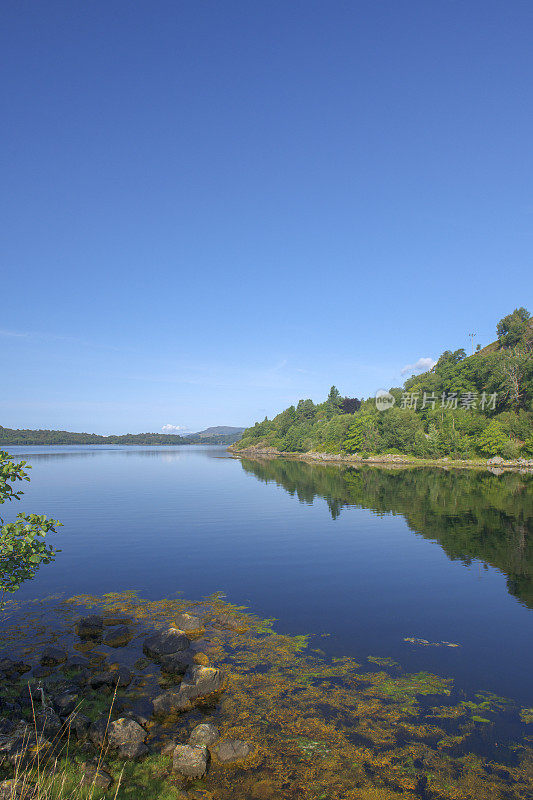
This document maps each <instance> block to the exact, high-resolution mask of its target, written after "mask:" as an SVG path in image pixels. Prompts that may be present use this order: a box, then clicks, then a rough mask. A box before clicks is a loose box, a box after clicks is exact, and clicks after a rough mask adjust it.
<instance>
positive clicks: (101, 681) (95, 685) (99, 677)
mask: <svg viewBox="0 0 533 800" xmlns="http://www.w3.org/2000/svg"><path fill="white" fill-rule="evenodd" d="M118 677H119V676H118V672H97V673H96V674H95V675H93V676H92V677H91V678H90V679H89V685H90V686H91V689H102V688H103V687H111V686H114V685H115V683H116V682H117V680H118Z"/></svg>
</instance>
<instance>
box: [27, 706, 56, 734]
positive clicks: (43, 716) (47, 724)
mask: <svg viewBox="0 0 533 800" xmlns="http://www.w3.org/2000/svg"><path fill="white" fill-rule="evenodd" d="M34 718H35V724H36V726H37V731H38V732H39V734H42V733H44V735H45V736H49V737H50V738H51V739H53V738H54V737H55V736H57V734H58V733H59V732H60V731H61V728H62V727H63V723H62V722H61V720H60V718H59V717H58V715H57V714H56V712H55V711H54V710H53V708H45V709H44V710H43V709H41V708H36V709H35V713H34Z"/></svg>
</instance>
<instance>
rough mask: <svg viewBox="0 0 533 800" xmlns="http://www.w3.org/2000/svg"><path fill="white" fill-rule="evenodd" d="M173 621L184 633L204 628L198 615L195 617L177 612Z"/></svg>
mask: <svg viewBox="0 0 533 800" xmlns="http://www.w3.org/2000/svg"><path fill="white" fill-rule="evenodd" d="M175 623H176V627H178V628H179V629H180V630H182V631H185V633H187V632H190V633H197V632H198V631H201V630H203V628H204V623H203V621H202V620H201V619H200V617H195V616H193V615H192V614H178V616H177V617H176V619H175Z"/></svg>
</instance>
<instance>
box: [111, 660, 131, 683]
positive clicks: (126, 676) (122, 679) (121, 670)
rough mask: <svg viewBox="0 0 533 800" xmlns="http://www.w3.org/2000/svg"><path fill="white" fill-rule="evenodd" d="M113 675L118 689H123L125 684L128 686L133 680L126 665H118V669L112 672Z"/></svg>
mask: <svg viewBox="0 0 533 800" xmlns="http://www.w3.org/2000/svg"><path fill="white" fill-rule="evenodd" d="M113 675H114V676H115V681H117V680H118V685H119V688H120V689H125V688H126V686H129V685H130V683H131V682H132V680H133V674H132V673H131V671H130V670H129V669H128V668H127V667H124V666H123V665H120V666H119V667H118V669H117V670H115V671H114V672H113Z"/></svg>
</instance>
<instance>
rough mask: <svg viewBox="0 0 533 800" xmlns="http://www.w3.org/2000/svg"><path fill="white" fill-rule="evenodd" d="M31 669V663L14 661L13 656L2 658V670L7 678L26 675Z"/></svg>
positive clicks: (0, 665) (0, 660) (0, 661)
mask: <svg viewBox="0 0 533 800" xmlns="http://www.w3.org/2000/svg"><path fill="white" fill-rule="evenodd" d="M30 669H31V665H30V664H25V663H24V661H13V660H12V659H11V658H0V672H2V673H3V674H4V676H5V677H6V678H15V679H17V678H18V677H19V675H24V673H25V672H29V671H30Z"/></svg>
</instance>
